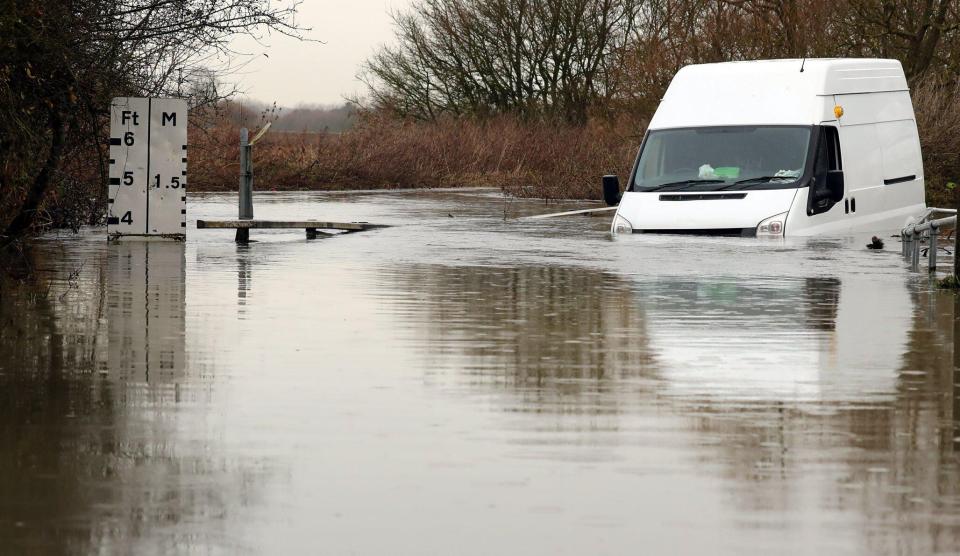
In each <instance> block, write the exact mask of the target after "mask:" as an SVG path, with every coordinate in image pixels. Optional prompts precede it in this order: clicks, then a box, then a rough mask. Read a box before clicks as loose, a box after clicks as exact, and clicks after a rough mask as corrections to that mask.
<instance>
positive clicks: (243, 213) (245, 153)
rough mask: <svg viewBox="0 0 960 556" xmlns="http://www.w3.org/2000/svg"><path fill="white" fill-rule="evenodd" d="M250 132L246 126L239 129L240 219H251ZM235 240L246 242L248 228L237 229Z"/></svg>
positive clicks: (247, 239) (251, 174) (251, 148)
mask: <svg viewBox="0 0 960 556" xmlns="http://www.w3.org/2000/svg"><path fill="white" fill-rule="evenodd" d="M249 134H250V132H249V131H248V130H247V128H245V127H244V128H241V129H240V196H239V205H240V206H239V213H240V214H239V217H240V220H252V219H253V147H252V146H251V145H250V135H249ZM236 240H237V241H238V242H240V243H246V242H248V241H249V240H250V230H248V229H246V228H238V229H237V238H236Z"/></svg>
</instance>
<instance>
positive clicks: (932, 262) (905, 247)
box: [900, 209, 957, 274]
mask: <svg viewBox="0 0 960 556" xmlns="http://www.w3.org/2000/svg"><path fill="white" fill-rule="evenodd" d="M951 212H953V213H956V211H953V210H950V209H930V210H929V211H928V212H927V214H925V215H924V216H923V218H922V219H921V221H920V222H918V223H916V224H911V225H909V226H907V227H906V228H904V229H903V230H901V231H900V250H901V254H902V255H903V258H904V259H906V260H908V261H910V270H913V271H918V270H920V251H921V250H922V246H921V243H922V240H923V238H927V240H928V241H927V243H928V244H929V245H928V247H927V264H928V267H929V268H928V272H930V273H931V274H932V273H934V272H936V270H937V249H938V247H937V231H938V230H941V229H943V228H954V229H956V227H957V217H956V214H954V216H948V217H946V218H937V219H935V220H928V218H930V216H932V215H934V214H937V213H940V214H949V213H951ZM954 256H957V254H956V253H954Z"/></svg>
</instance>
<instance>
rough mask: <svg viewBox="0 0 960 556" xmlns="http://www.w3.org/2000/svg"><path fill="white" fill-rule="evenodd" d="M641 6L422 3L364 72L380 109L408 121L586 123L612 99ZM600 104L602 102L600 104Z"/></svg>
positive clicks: (534, 1)
mask: <svg viewBox="0 0 960 556" xmlns="http://www.w3.org/2000/svg"><path fill="white" fill-rule="evenodd" d="M637 5H638V1H637V0H467V1H464V2H458V1H454V0H422V1H421V2H419V3H418V4H415V5H414V6H413V8H412V9H411V11H409V12H403V13H397V14H395V15H394V21H395V24H396V33H397V42H398V44H397V46H394V47H386V48H383V49H381V50H380V51H379V52H378V53H377V54H375V55H374V56H373V57H372V58H371V59H370V60H369V61H368V62H367V64H366V65H365V68H364V73H363V78H364V79H365V81H366V83H367V84H368V86H369V91H370V95H371V97H372V99H373V101H374V104H375V105H376V106H378V107H381V108H385V109H388V110H390V111H393V112H395V113H398V114H400V115H403V116H412V117H415V118H420V119H428V120H430V119H435V118H437V117H438V116H439V115H441V114H454V115H464V114H469V115H480V116H483V115H490V114H495V113H503V112H512V113H519V114H521V115H524V116H527V117H548V118H557V119H561V120H565V121H568V122H575V123H582V122H584V121H585V120H586V118H587V114H588V112H589V110H590V109H591V108H592V107H593V106H594V105H595V104H597V101H598V99H603V98H608V97H610V96H612V95H615V94H616V80H615V77H616V72H615V71H614V65H613V63H614V61H615V55H616V52H617V51H618V50H620V49H622V48H623V46H624V44H625V42H626V40H627V39H628V37H629V34H630V28H631V26H632V24H633V21H634V12H635V10H636V7H637ZM601 104H602V103H601Z"/></svg>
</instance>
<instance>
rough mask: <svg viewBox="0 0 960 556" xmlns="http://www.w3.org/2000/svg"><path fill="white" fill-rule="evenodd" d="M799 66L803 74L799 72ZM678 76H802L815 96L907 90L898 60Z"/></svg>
mask: <svg viewBox="0 0 960 556" xmlns="http://www.w3.org/2000/svg"><path fill="white" fill-rule="evenodd" d="M801 66H802V67H803V74H801V73H800V67H801ZM681 74H687V75H688V76H689V77H694V78H699V79H707V78H716V77H720V76H723V77H732V76H742V77H744V78H748V77H752V76H762V77H764V78H769V77H774V76H776V77H778V78H791V79H798V78H801V77H802V78H805V80H807V81H808V82H810V83H811V85H812V87H811V91H810V92H812V93H813V94H815V95H842V94H851V93H875V92H880V91H906V90H908V87H907V80H906V78H905V77H904V74H903V66H901V65H900V61H899V60H884V59H878V58H807V59H801V58H796V59H787V60H754V61H748V62H721V63H717V64H695V65H690V66H686V67H684V68H682V69H681V70H680V71H679V72H678V73H677V77H679V76H680V75H681Z"/></svg>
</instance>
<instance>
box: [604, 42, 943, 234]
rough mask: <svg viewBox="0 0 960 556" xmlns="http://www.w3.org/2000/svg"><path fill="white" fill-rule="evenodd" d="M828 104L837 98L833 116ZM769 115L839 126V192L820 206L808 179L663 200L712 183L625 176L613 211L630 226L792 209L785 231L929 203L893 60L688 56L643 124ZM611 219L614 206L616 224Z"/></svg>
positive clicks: (842, 225)
mask: <svg viewBox="0 0 960 556" xmlns="http://www.w3.org/2000/svg"><path fill="white" fill-rule="evenodd" d="M801 66H803V71H802V72H801V71H800V68H801ZM835 106H840V107H842V108H843V114H842V116H841V117H839V118H838V117H837V116H836V115H835V113H834V107H835ZM770 125H802V126H814V125H820V126H833V127H836V128H837V132H838V135H839V143H840V152H841V168H842V170H843V173H844V185H845V192H844V193H845V195H844V199H843V201H841V202H838V203H836V204H835V205H833V206H832V207H831V208H830V209H829V210H828V211H826V212H823V213H820V214H813V215H808V211H807V200H808V193H809V189H808V188H807V187H805V186H804V187H799V188H785V189H744V190H739V189H735V188H734V189H731V190H729V191H724V192H723V193H741V192H742V193H747V195H746V196H745V197H744V198H743V199H739V200H737V199H731V200H723V201H683V202H678V201H663V200H660V196H661V195H662V194H667V193H669V194H670V195H674V194H676V195H682V194H702V195H709V194H711V193H712V192H710V191H701V190H690V191H688V190H684V189H680V190H671V191H669V192H668V191H655V192H643V191H631V190H630V184H628V186H627V191H625V192H624V194H623V196H622V199H621V201H620V205H619V207H618V209H617V212H616V215H617V216H619V217H622V218H624V219H626V220H627V221H628V222H629V223H630V225H631V226H632V227H633V229H634V230H678V231H680V230H709V229H732V228H748V227H754V226H756V225H757V224H758V223H759V222H760V220H763V219H765V218H768V217H770V216H773V215H776V214H780V213H784V212H788V211H789V214H788V216H787V218H786V221H785V223H784V234H785V235H837V234H847V233H850V232H861V231H869V232H874V233H878V234H879V233H881V232H887V231H889V232H897V231H899V230H900V228H901V227H903V226H904V225H905V224H907V223H908V222H909V221H910V220H911V219H913V218H915V217H917V216H919V215H920V214H921V213H922V212H923V211H924V209H925V208H926V203H925V198H924V180H923V163H922V160H921V153H920V141H919V136H918V134H917V127H916V121H915V118H914V114H913V105H912V102H911V100H910V93H909V91H908V88H907V81H906V78H905V77H904V73H903V69H902V67H901V65H900V62H898V61H897V60H877V59H808V60H806V61H803V60H766V61H753V62H727V63H719V64H701V65H693V66H686V67H684V68H682V69H681V70H680V71H679V72H677V74H676V76H675V77H674V79H673V81H672V82H671V83H670V86H669V87H668V88H667V91H666V93H665V94H664V98H663V100H662V101H661V103H660V106H659V107H658V108H657V111H656V113H655V114H654V116H653V118H652V119H651V121H650V125H649V127H648V130H649V131H656V130H664V129H676V128H702V127H714V126H770ZM908 178H909V179H908ZM632 179H633V177H632V176H631V180H632ZM616 221H617V217H616V216H615V217H614V224H615V223H616ZM611 229H612V230H613V229H614V227H612V228H611Z"/></svg>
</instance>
